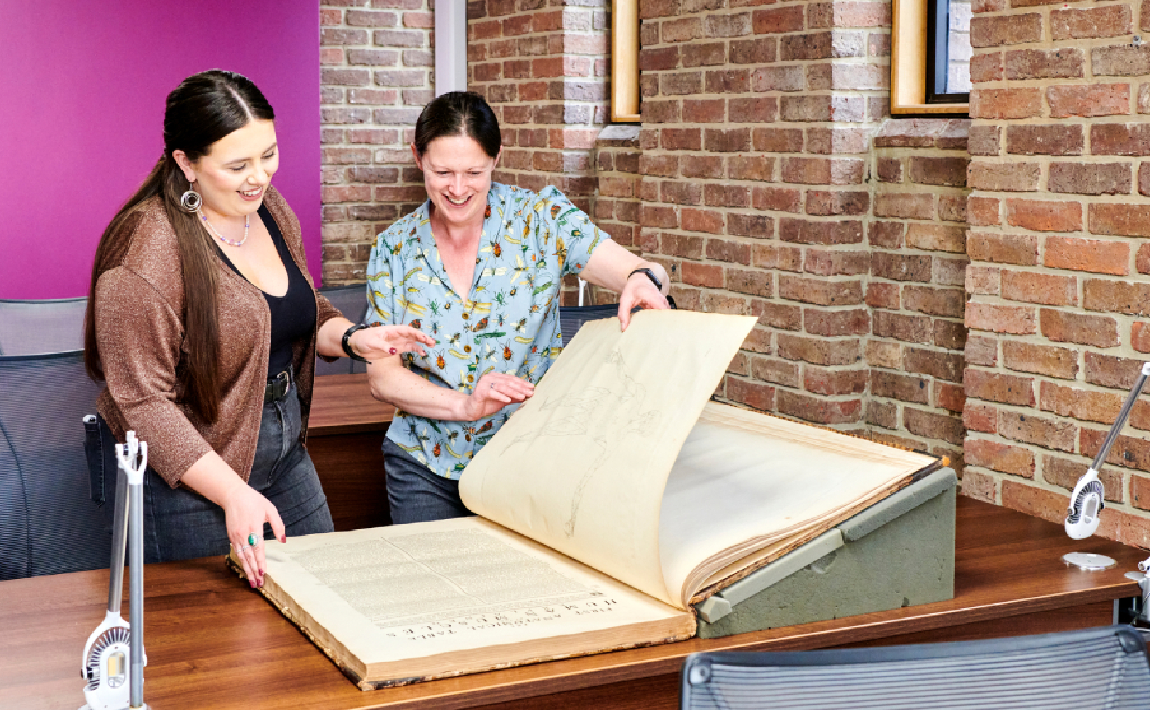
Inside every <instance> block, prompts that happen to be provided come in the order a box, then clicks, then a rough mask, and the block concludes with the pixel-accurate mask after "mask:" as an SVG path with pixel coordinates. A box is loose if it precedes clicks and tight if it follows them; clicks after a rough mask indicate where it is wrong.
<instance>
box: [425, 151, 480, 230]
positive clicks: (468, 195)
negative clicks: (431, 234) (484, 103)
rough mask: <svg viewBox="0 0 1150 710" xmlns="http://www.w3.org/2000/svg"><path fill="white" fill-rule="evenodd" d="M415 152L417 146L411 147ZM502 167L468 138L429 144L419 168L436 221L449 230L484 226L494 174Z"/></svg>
mask: <svg viewBox="0 0 1150 710" xmlns="http://www.w3.org/2000/svg"><path fill="white" fill-rule="evenodd" d="M411 149H412V152H413V153H414V152H415V146H414V145H413V146H412V147H411ZM498 163H499V156H498V155H496V156H495V157H494V158H492V157H491V156H489V155H487V154H486V153H484V152H483V148H481V147H480V146H479V144H478V143H476V142H475V139H473V138H470V137H468V136H443V137H441V138H436V139H435V140H433V141H431V142H430V143H428V144H427V151H426V152H424V154H423V155H422V156H420V155H419V154H418V153H416V156H415V164H416V165H418V166H419V168H420V170H422V171H423V185H424V187H426V188H427V196H428V197H429V198H431V204H432V205H433V206H434V209H435V212H434V216H435V218H437V219H439V220H442V221H443V222H444V223H446V224H447V226H449V227H465V226H474V225H476V224H479V225H482V224H483V212H484V210H485V209H486V207H487V192H488V191H489V190H490V189H491V173H492V172H493V171H494V170H495V166H496V165H497V164H498Z"/></svg>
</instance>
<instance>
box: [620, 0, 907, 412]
mask: <svg viewBox="0 0 1150 710" xmlns="http://www.w3.org/2000/svg"><path fill="white" fill-rule="evenodd" d="M750 4H751V3H743V2H733V3H731V5H732V7H731V8H723V9H721V10H715V9H711V8H714V7H715V5H714V4H712V3H707V2H682V3H679V2H673V1H671V0H661V1H652V2H645V3H642V4H641V5H640V8H639V11H640V19H641V28H640V43H641V47H642V49H641V52H640V58H639V63H640V70H641V72H642V73H641V79H640V85H641V90H642V96H643V103H642V117H643V129H642V136H641V147H642V150H643V154H642V156H641V158H640V172H641V173H642V182H641V184H640V198H641V205H640V222H641V227H642V228H641V233H640V241H641V245H642V249H643V250H644V252H645V253H647V254H650V255H652V256H653V257H656V258H662V259H664V260H666V261H669V262H670V265H671V267H672V271H673V273H674V274H675V280H676V283H675V287H674V292H675V298H676V300H678V301H679V303H680V305H681V306H683V307H686V308H691V309H693V310H702V311H711V312H721V313H747V314H753V315H756V316H758V318H759V325H758V326H757V327H756V328H755V330H754V332H753V334H752V336H751V337H750V338H749V339H748V341H747V343H746V344H745V348H744V350H743V352H741V353H740V355H739V356H738V357H737V358H736V360H735V363H734V364H733V366H732V371H731V372H730V373H729V374H728V376H727V378H726V381H725V384H724V389H723V394H724V396H725V397H726V398H728V399H730V400H732V401H735V402H739V403H743V404H747V405H750V406H753V407H756V408H759V409H763V410H767V411H773V412H779V413H782V414H785V415H789V416H794V417H798V418H801V419H806V420H810V421H815V422H819V423H824V424H833V425H836V426H839V427H842V428H847V429H856V430H861V429H863V428H864V426H865V421H864V409H865V407H864V398H865V395H866V390H867V387H868V381H869V377H868V372H867V364H866V361H865V359H864V341H865V340H866V338H867V336H868V335H869V333H870V317H869V313H868V310H867V306H866V304H865V302H864V298H865V293H866V275H867V271H868V269H869V263H870V257H869V254H868V253H867V249H866V233H867V221H868V219H867V218H868V214H869V212H870V207H871V195H870V190H869V188H868V187H867V179H868V160H867V155H868V151H869V143H870V137H871V135H873V133H874V132H875V131H876V129H877V127H878V125H879V122H880V121H882V120H883V118H884V117H885V116H886V114H887V111H888V106H889V92H888V82H889V67H888V61H887V58H886V56H887V54H888V53H889V23H890V6H889V4H887V3H882V2H851V3H820V2H810V3H807V2H801V3H780V4H777V5H771V6H770V7H768V8H759V7H753V6H747V5H750Z"/></svg>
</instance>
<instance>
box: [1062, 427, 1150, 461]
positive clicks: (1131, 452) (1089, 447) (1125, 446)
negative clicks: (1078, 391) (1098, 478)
mask: <svg viewBox="0 0 1150 710" xmlns="http://www.w3.org/2000/svg"><path fill="white" fill-rule="evenodd" d="M1105 438H1106V430H1105V429H1103V430H1097V429H1087V428H1085V427H1084V428H1083V429H1082V435H1081V438H1080V440H1079V446H1080V450H1081V453H1082V455H1084V456H1089V457H1091V458H1093V457H1094V456H1096V455H1097V454H1098V452H1099V450H1101V448H1102V441H1103V439H1105ZM1106 463H1109V464H1114V465H1115V466H1124V467H1126V468H1136V469H1139V470H1141V471H1150V441H1147V440H1145V439H1142V438H1138V437H1133V436H1125V435H1122V434H1120V435H1119V436H1118V437H1117V438H1116V439H1114V445H1113V446H1112V447H1111V448H1110V454H1109V455H1108V456H1107V457H1106Z"/></svg>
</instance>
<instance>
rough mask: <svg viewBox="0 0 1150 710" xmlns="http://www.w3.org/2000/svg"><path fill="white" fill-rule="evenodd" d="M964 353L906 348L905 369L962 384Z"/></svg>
mask: <svg viewBox="0 0 1150 710" xmlns="http://www.w3.org/2000/svg"><path fill="white" fill-rule="evenodd" d="M962 367H963V363H962V353H944V352H939V351H938V350H927V349H926V348H904V350H903V369H905V370H906V371H907V372H917V373H919V374H923V375H930V376H932V377H936V378H938V379H940V380H946V381H947V382H962Z"/></svg>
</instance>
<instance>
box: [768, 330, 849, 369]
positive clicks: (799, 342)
mask: <svg viewBox="0 0 1150 710" xmlns="http://www.w3.org/2000/svg"><path fill="white" fill-rule="evenodd" d="M778 347H779V356H780V357H783V358H786V359H787V360H802V361H804V362H809V363H812V364H814V365H823V366H824V367H830V366H834V365H851V364H854V363H857V362H859V361H860V360H861V359H862V352H861V350H860V347H859V341H858V339H857V338H848V339H841V340H826V339H824V338H821V337H818V338H807V337H803V336H799V335H791V334H789V333H779V334H778Z"/></svg>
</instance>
